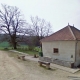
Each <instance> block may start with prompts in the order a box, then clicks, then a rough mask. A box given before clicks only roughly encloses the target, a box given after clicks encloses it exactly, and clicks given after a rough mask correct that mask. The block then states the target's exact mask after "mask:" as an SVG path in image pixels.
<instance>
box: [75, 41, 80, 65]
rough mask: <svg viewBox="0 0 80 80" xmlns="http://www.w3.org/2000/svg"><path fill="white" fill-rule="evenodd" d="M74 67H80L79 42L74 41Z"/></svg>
mask: <svg viewBox="0 0 80 80" xmlns="http://www.w3.org/2000/svg"><path fill="white" fill-rule="evenodd" d="M75 65H76V66H78V65H80V41H76V63H75Z"/></svg>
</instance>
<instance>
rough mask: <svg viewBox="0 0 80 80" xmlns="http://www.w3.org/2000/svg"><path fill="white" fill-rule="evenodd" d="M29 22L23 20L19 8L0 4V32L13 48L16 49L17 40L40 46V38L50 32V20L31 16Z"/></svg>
mask: <svg viewBox="0 0 80 80" xmlns="http://www.w3.org/2000/svg"><path fill="white" fill-rule="evenodd" d="M30 19H31V24H29V23H28V22H26V20H24V17H23V15H22V14H21V12H20V10H19V9H18V8H17V7H15V6H8V5H3V4H2V9H0V34H5V35H6V37H5V38H4V39H5V40H7V41H8V42H9V43H10V44H11V45H12V46H13V48H14V49H17V45H18V43H19V42H27V44H28V45H29V46H40V42H39V41H40V39H42V38H44V37H45V36H48V35H50V34H51V33H52V26H51V24H50V22H47V21H45V20H44V19H41V18H39V17H38V16H36V17H31V18H30Z"/></svg>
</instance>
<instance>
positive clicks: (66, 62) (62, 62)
mask: <svg viewBox="0 0 80 80" xmlns="http://www.w3.org/2000/svg"><path fill="white" fill-rule="evenodd" d="M39 60H42V61H46V62H50V63H54V64H58V65H61V66H65V67H70V68H73V67H74V63H72V62H68V61H63V60H58V59H54V60H53V59H52V58H49V57H39Z"/></svg>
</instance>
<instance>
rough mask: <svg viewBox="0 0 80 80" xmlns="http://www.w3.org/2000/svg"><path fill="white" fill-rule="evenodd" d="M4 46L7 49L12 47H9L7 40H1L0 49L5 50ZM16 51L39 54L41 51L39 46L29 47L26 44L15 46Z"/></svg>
mask: <svg viewBox="0 0 80 80" xmlns="http://www.w3.org/2000/svg"><path fill="white" fill-rule="evenodd" d="M6 48H8V49H9V50H10V49H12V47H10V45H9V43H8V42H6V41H5V42H1V43H0V50H7V49H6ZM17 51H20V52H24V53H27V54H29V55H34V54H36V55H39V52H40V51H41V48H39V47H34V46H32V47H29V46H28V45H20V46H17Z"/></svg>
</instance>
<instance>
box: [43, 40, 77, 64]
mask: <svg viewBox="0 0 80 80" xmlns="http://www.w3.org/2000/svg"><path fill="white" fill-rule="evenodd" d="M53 48H58V49H59V53H53ZM42 50H43V55H44V57H50V58H53V59H59V60H64V61H70V62H74V61H75V41H54V42H42ZM71 55H72V56H73V58H71Z"/></svg>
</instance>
